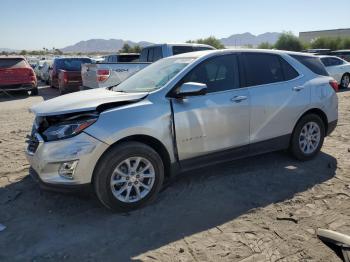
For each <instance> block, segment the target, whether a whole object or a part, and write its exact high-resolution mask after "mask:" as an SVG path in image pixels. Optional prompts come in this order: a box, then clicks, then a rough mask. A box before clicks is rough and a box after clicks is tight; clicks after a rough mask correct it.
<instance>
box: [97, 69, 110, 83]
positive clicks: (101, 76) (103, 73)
mask: <svg viewBox="0 0 350 262" xmlns="http://www.w3.org/2000/svg"><path fill="white" fill-rule="evenodd" d="M109 75H110V72H109V69H99V70H97V81H98V82H104V81H106V80H107V79H108V77H109Z"/></svg>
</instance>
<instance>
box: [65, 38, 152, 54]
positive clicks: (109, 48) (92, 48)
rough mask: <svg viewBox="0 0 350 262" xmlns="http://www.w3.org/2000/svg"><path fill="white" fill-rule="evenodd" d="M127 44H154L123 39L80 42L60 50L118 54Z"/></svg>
mask: <svg viewBox="0 0 350 262" xmlns="http://www.w3.org/2000/svg"><path fill="white" fill-rule="evenodd" d="M125 43H127V44H129V45H130V46H135V45H139V46H141V47H144V46H147V45H150V44H152V43H149V42H146V41H141V42H132V41H125V40H122V39H109V40H106V39H90V40H86V41H80V42H78V43H76V44H74V45H70V46H67V47H64V48H61V49H60V50H61V51H63V52H64V53H73V52H74V53H78V52H81V53H88V52H117V51H118V50H119V49H121V48H122V47H123V45H124V44H125Z"/></svg>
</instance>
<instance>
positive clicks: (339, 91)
mask: <svg viewBox="0 0 350 262" xmlns="http://www.w3.org/2000/svg"><path fill="white" fill-rule="evenodd" d="M349 91H350V87H348V88H340V89H339V90H338V93H344V92H349Z"/></svg>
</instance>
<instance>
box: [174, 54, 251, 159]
mask: <svg viewBox="0 0 350 262" xmlns="http://www.w3.org/2000/svg"><path fill="white" fill-rule="evenodd" d="M186 82H197V83H204V84H206V85H207V87H208V93H207V94H206V95H204V96H192V97H188V98H186V99H182V100H177V99H174V100H173V110H174V122H175V132H176V143H177V149H178V156H179V159H180V160H186V159H190V158H195V157H199V156H204V155H208V154H210V153H215V152H221V151H223V150H226V149H227V150H230V149H234V148H237V147H240V146H243V145H248V144H249V104H250V100H249V94H248V91H247V89H241V88H239V87H240V84H239V70H238V60H237V55H234V54H233V55H221V56H217V57H214V58H210V59H208V60H206V61H204V62H202V63H201V64H199V65H197V66H196V67H195V68H194V69H193V70H192V71H191V72H190V73H188V75H187V76H185V78H184V79H183V80H182V81H181V82H180V83H179V85H181V84H182V83H186ZM222 160H223V159H222V158H221V161H222ZM219 161H220V159H219Z"/></svg>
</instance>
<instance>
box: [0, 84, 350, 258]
mask: <svg viewBox="0 0 350 262" xmlns="http://www.w3.org/2000/svg"><path fill="white" fill-rule="evenodd" d="M56 95H57V92H56V90H52V89H50V88H48V87H46V86H43V87H41V89H40V90H39V96H36V97H30V96H21V95H14V97H12V98H7V97H5V96H0V112H1V114H0V123H1V128H0V224H3V225H5V226H6V228H5V229H4V230H3V231H0V261H57V260H59V261H77V260H78V259H79V260H81V261H129V260H137V261H244V262H247V261H327V262H328V261H341V260H340V259H339V258H338V257H337V256H336V255H335V253H334V252H333V251H332V250H331V249H329V248H328V247H327V246H326V245H324V244H323V243H322V242H321V241H320V240H318V238H317V237H316V235H315V230H316V229H317V228H319V227H322V228H327V229H332V230H337V231H339V232H342V233H346V234H350V201H349V198H350V172H349V171H350V143H349V140H350V92H346V91H344V92H341V93H339V101H340V105H339V107H340V121H339V124H338V127H337V128H336V130H335V132H334V133H333V134H332V135H331V136H330V137H328V138H326V140H325V144H324V147H323V149H322V152H321V153H320V154H319V156H317V158H315V159H314V160H312V161H309V162H298V161H296V160H294V159H292V158H290V157H289V156H288V154H287V153H285V152H277V153H271V154H265V155H261V156H258V157H252V158H248V159H244V160H240V161H233V162H230V163H227V164H223V165H216V166H212V167H210V168H206V169H202V170H197V171H195V172H192V173H189V174H184V175H183V176H181V177H180V178H179V179H178V181H176V182H175V183H174V184H172V185H171V186H170V187H168V188H167V189H166V190H164V191H163V192H162V193H161V194H160V195H159V197H158V199H157V201H156V202H154V203H152V204H151V205H149V206H147V207H145V208H143V209H141V210H137V211H135V212H132V213H125V214H113V213H111V212H110V211H108V210H106V209H105V208H103V207H102V206H101V205H100V204H99V202H98V201H97V200H96V198H95V197H94V196H92V195H67V194H59V193H53V192H47V191H42V190H40V189H39V187H38V185H37V184H35V183H34V182H33V181H32V179H31V178H30V177H29V176H28V168H29V166H28V163H27V161H26V159H25V156H24V153H23V150H24V148H25V142H24V141H25V136H26V134H28V133H29V132H30V129H31V124H32V120H33V115H31V114H30V113H29V112H28V108H29V107H30V106H31V105H33V104H36V103H38V102H40V101H42V100H44V99H49V98H51V97H54V96H56ZM0 230H1V227H0Z"/></svg>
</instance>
